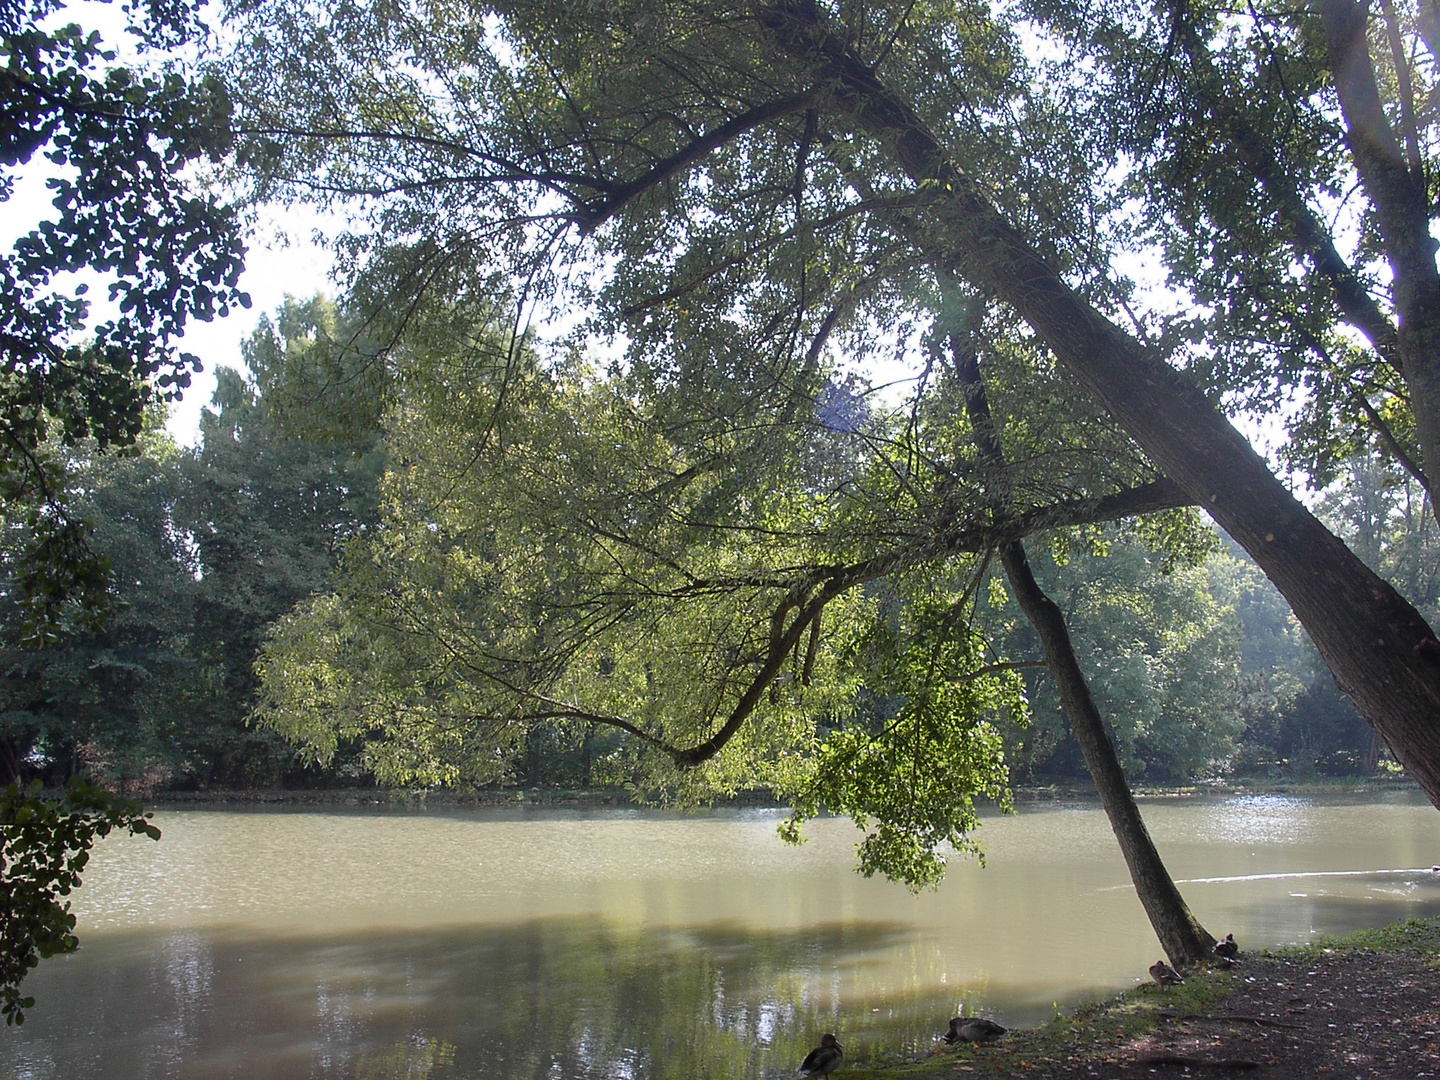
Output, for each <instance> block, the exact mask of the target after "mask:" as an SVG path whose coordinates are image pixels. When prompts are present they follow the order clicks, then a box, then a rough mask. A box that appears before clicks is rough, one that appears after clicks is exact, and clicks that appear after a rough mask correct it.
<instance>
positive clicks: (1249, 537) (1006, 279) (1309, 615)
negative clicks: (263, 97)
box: [757, 0, 1440, 805]
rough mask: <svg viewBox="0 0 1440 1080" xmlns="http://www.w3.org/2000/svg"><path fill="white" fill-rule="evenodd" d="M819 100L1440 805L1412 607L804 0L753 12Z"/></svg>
mask: <svg viewBox="0 0 1440 1080" xmlns="http://www.w3.org/2000/svg"><path fill="white" fill-rule="evenodd" d="M757 18H758V20H759V22H760V25H761V26H762V27H763V28H765V29H766V30H767V31H768V32H770V34H771V35H772V36H773V39H774V41H775V43H776V45H777V46H778V47H779V48H781V49H782V50H784V51H786V52H788V53H789V54H790V55H792V56H793V57H795V58H796V59H797V61H799V62H801V63H803V64H804V65H805V66H806V67H807V69H808V71H807V75H808V77H809V78H810V79H811V80H812V81H813V85H816V86H819V87H822V88H823V90H824V93H825V94H826V95H827V96H828V99H829V107H830V108H832V109H834V110H836V111H837V112H839V113H841V114H842V115H844V116H846V117H848V118H849V120H850V122H851V123H853V124H854V125H855V126H856V127H857V128H859V129H860V130H862V131H864V132H867V133H868V134H869V135H871V136H872V137H873V138H875V139H876V140H877V141H878V142H879V143H880V145H881V146H882V147H883V148H884V149H885V150H886V151H887V153H888V155H889V157H890V159H891V161H892V162H893V163H894V165H895V166H896V167H897V168H899V169H901V170H903V171H904V172H905V173H906V174H907V175H908V176H909V177H910V178H911V180H912V181H913V182H914V183H915V185H916V188H917V193H919V194H920V195H921V196H923V198H924V199H925V200H926V201H927V203H928V207H927V208H926V210H924V211H923V216H922V217H920V218H919V219H918V220H919V221H920V223H921V224H922V225H923V227H924V229H925V242H924V244H923V248H924V252H923V253H924V254H926V255H927V256H929V258H930V259H931V260H932V261H935V262H938V263H943V264H944V265H946V266H948V267H950V268H952V269H953V271H954V272H955V273H956V274H958V275H959V276H961V277H963V278H965V279H967V280H969V281H971V282H973V283H975V284H977V285H979V286H981V287H983V288H984V289H986V290H987V291H990V292H993V293H994V295H996V296H997V297H999V298H1000V299H1002V300H1004V301H1005V302H1006V303H1008V304H1009V305H1010V306H1011V307H1012V308H1014V309H1015V311H1017V312H1018V313H1019V314H1020V315H1021V317H1022V318H1024V319H1025V320H1026V322H1028V323H1029V324H1030V325H1031V327H1033V328H1034V330H1035V331H1036V333H1037V334H1039V336H1040V337H1041V339H1042V340H1043V341H1044V342H1045V343H1046V344H1047V345H1048V346H1049V347H1050V349H1051V351H1052V352H1053V353H1054V354H1055V356H1056V358H1057V359H1058V360H1059V361H1060V363H1061V364H1063V365H1064V366H1065V367H1066V368H1067V369H1068V370H1069V371H1070V372H1071V374H1072V375H1074V377H1075V380H1076V382H1077V383H1078V384H1079V385H1080V386H1081V387H1082V388H1083V389H1084V390H1085V391H1086V392H1087V393H1088V394H1089V395H1090V397H1091V398H1092V399H1093V400H1094V401H1095V402H1096V403H1097V404H1098V405H1099V406H1100V407H1101V408H1103V409H1105V410H1106V411H1107V412H1108V413H1109V414H1110V415H1111V416H1112V417H1113V418H1114V419H1115V421H1116V422H1117V423H1118V424H1119V425H1120V426H1121V427H1122V428H1124V430H1125V431H1126V432H1127V433H1128V434H1129V435H1130V437H1131V438H1133V439H1134V440H1135V441H1136V443H1138V444H1139V445H1140V447H1141V448H1142V449H1143V450H1144V451H1145V452H1146V453H1147V454H1148V455H1149V456H1150V458H1151V460H1152V461H1154V462H1155V464H1156V465H1157V466H1158V467H1159V468H1160V469H1161V471H1163V472H1164V473H1165V474H1166V475H1167V476H1169V477H1170V478H1171V479H1173V480H1174V481H1175V482H1176V483H1178V484H1179V485H1180V486H1181V487H1182V488H1184V489H1185V491H1186V492H1187V493H1189V494H1190V495H1191V496H1193V497H1194V498H1195V500H1196V501H1197V502H1198V503H1199V504H1200V505H1201V506H1203V507H1204V508H1205V509H1206V510H1208V511H1209V512H1210V515H1211V516H1212V517H1213V518H1214V519H1215V521H1216V522H1217V523H1218V524H1219V525H1220V526H1221V527H1222V528H1224V529H1225V530H1226V532H1228V533H1229V534H1230V535H1231V536H1232V537H1234V539H1235V540H1236V541H1237V542H1238V543H1239V544H1240V545H1241V546H1242V547H1244V548H1245V550H1246V551H1248V552H1249V553H1250V556H1251V557H1252V558H1253V559H1254V560H1255V562H1256V563H1257V564H1259V566H1260V567H1261V569H1262V570H1264V571H1265V574H1266V576H1267V577H1269V578H1270V580H1271V581H1272V582H1274V583H1275V586H1276V588H1278V589H1279V590H1280V592H1281V593H1282V594H1283V595H1284V596H1285V599H1286V600H1288V601H1289V603H1290V607H1291V610H1292V611H1294V613H1295V615H1296V617H1297V618H1298V619H1299V620H1300V623H1301V624H1302V625H1303V626H1304V627H1305V629H1306V631H1307V632H1308V633H1309V635H1310V639H1311V640H1312V641H1313V642H1314V643H1315V646H1316V648H1317V649H1319V651H1320V654H1321V656H1322V657H1324V659H1325V662H1326V663H1327V664H1328V665H1329V666H1330V670H1331V671H1332V672H1333V673H1334V675H1335V678H1336V681H1337V682H1338V683H1339V685H1340V687H1341V689H1343V690H1344V691H1345V693H1347V694H1348V695H1349V696H1350V698H1351V699H1352V700H1353V701H1354V702H1355V705H1356V707H1357V708H1358V709H1359V710H1360V713H1361V715H1363V716H1364V717H1365V719H1366V720H1368V721H1369V722H1370V723H1371V725H1373V726H1374V727H1375V729H1376V730H1377V731H1379V733H1380V735H1381V737H1382V738H1384V740H1385V742H1386V743H1387V744H1388V745H1389V747H1390V749H1391V750H1392V751H1393V752H1394V754H1395V757H1396V759H1397V760H1399V762H1400V763H1401V764H1402V765H1403V766H1404V767H1405V769H1406V771H1408V772H1409V774H1410V775H1411V776H1412V777H1414V778H1415V780H1416V781H1417V782H1418V783H1419V784H1420V786H1421V788H1423V789H1424V791H1425V793H1426V795H1427V796H1428V797H1429V798H1430V801H1431V802H1432V803H1435V804H1436V805H1440V644H1437V643H1436V641H1435V635H1434V632H1433V631H1432V630H1431V628H1430V627H1429V625H1428V624H1427V623H1426V622H1425V620H1424V619H1423V618H1422V617H1421V616H1420V614H1419V612H1417V611H1416V610H1415V609H1414V607H1412V606H1411V605H1410V604H1409V603H1407V602H1406V601H1405V599H1404V598H1403V597H1401V596H1400V594H1399V593H1397V592H1396V591H1395V590H1394V589H1393V588H1391V587H1390V585H1389V584H1387V583H1386V582H1385V581H1384V580H1382V579H1381V578H1380V577H1378V576H1377V575H1376V574H1374V573H1373V572H1372V571H1371V570H1370V569H1369V568H1368V567H1366V566H1365V564H1364V563H1362V562H1361V561H1360V559H1358V558H1357V557H1356V556H1355V554H1354V553H1353V552H1351V551H1350V550H1349V549H1348V548H1347V547H1346V546H1345V545H1344V544H1343V543H1342V542H1341V541H1340V540H1339V539H1338V538H1336V537H1335V536H1334V535H1333V534H1331V533H1330V532H1329V531H1328V530H1327V529H1326V528H1325V526H1324V525H1322V524H1321V523H1320V522H1319V521H1318V520H1317V519H1316V518H1315V516H1314V515H1313V514H1311V513H1310V512H1309V511H1308V510H1307V509H1306V508H1305V507H1304V506H1302V505H1301V504H1300V502H1299V501H1298V500H1297V499H1296V498H1295V497H1294V496H1293V495H1291V493H1290V492H1289V490H1288V489H1287V488H1286V487H1285V486H1284V485H1283V484H1282V483H1280V481H1279V480H1278V479H1277V478H1276V477H1275V475H1274V474H1273V473H1271V472H1270V469H1269V468H1268V466H1267V465H1266V464H1265V462H1264V461H1263V460H1262V459H1261V458H1260V457H1259V456H1258V455H1257V454H1256V453H1255V451H1254V450H1253V449H1252V448H1251V446H1250V444H1249V443H1248V442H1247V441H1246V440H1245V438H1244V436H1242V435H1241V434H1240V433H1239V432H1238V431H1236V430H1235V428H1234V427H1233V426H1232V425H1231V424H1230V422H1229V421H1228V420H1226V419H1225V417H1224V416H1222V415H1221V414H1220V412H1219V411H1218V410H1217V409H1216V408H1215V407H1214V406H1213V405H1212V404H1211V403H1210V402H1209V401H1207V400H1206V398H1205V396H1204V394H1202V393H1201V392H1200V390H1199V389H1198V388H1197V387H1196V386H1195V385H1194V384H1193V383H1191V382H1190V381H1189V380H1188V379H1187V378H1186V377H1185V376H1184V375H1183V374H1182V373H1180V372H1179V371H1177V370H1176V369H1175V368H1173V367H1171V366H1170V365H1169V364H1168V363H1166V362H1165V359H1164V357H1162V356H1159V355H1157V354H1156V353H1155V352H1153V351H1152V350H1150V349H1149V348H1147V347H1146V346H1145V345H1144V344H1143V343H1141V342H1140V341H1137V340H1136V339H1135V338H1133V337H1131V336H1130V335H1128V334H1126V333H1125V332H1123V331H1122V330H1120V329H1119V327H1117V326H1115V325H1114V324H1113V323H1111V322H1110V321H1109V320H1108V319H1106V318H1105V317H1104V316H1103V315H1102V314H1101V313H1100V312H1098V311H1097V310H1095V309H1094V308H1093V307H1091V306H1090V304H1089V303H1087V302H1086V301H1085V299H1084V298H1083V297H1081V296H1079V295H1078V294H1077V293H1076V292H1075V291H1074V290H1072V289H1071V288H1070V287H1069V286H1068V285H1067V284H1066V283H1065V281H1064V280H1063V279H1062V278H1061V276H1060V274H1059V272H1058V271H1057V270H1056V269H1055V268H1054V267H1053V266H1052V265H1050V263H1049V262H1048V261H1047V260H1046V258H1045V256H1044V255H1043V254H1042V253H1041V252H1040V251H1039V250H1037V249H1036V248H1035V247H1034V246H1033V245H1032V244H1030V243H1029V242H1028V240H1026V238H1025V237H1024V236H1023V235H1022V234H1021V233H1020V232H1019V230H1018V229H1016V228H1015V226H1014V225H1012V224H1011V223H1010V221H1009V220H1008V219H1007V218H1006V217H1005V216H1004V215H1003V214H1002V213H1001V212H1000V211H999V210H997V209H996V208H995V206H994V204H992V203H991V202H990V201H989V199H988V198H986V196H985V194H984V192H983V191H982V190H981V188H980V187H979V186H978V185H977V184H976V183H975V182H974V181H973V180H972V179H971V178H970V177H969V176H967V175H966V174H965V173H964V172H963V171H962V170H960V169H959V168H957V167H956V166H955V165H954V164H953V163H952V162H951V161H950V159H949V157H948V156H947V155H946V153H945V151H944V149H943V147H942V146H941V145H940V143H939V142H938V140H937V139H936V138H935V136H934V135H933V134H932V133H931V132H930V130H929V128H928V127H927V126H926V125H925V123H924V121H922V120H921V119H920V117H919V116H918V115H917V114H916V113H915V111H914V110H913V109H912V108H910V107H909V106H908V105H907V104H906V103H905V102H904V101H902V100H901V99H900V98H899V97H898V96H897V95H895V94H894V93H892V92H891V91H890V90H889V88H888V87H886V86H885V85H884V84H883V83H882V82H881V81H880V80H879V78H878V77H877V76H876V75H875V72H874V71H873V70H872V69H871V68H870V67H869V66H867V65H866V64H865V63H864V62H863V61H861V60H860V59H859V57H857V56H856V55H855V54H854V52H853V51H852V50H851V49H850V47H849V46H848V45H847V43H846V41H845V39H844V38H843V37H842V36H840V35H832V34H830V33H829V32H828V29H829V28H828V27H827V26H826V24H825V19H824V17H823V16H822V15H821V13H820V11H819V9H818V7H817V6H816V4H815V3H814V2H813V0H779V2H776V3H773V4H771V5H768V6H765V7H763V8H761V9H759V10H758V11H757Z"/></svg>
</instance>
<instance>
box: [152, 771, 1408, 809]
mask: <svg viewBox="0 0 1440 1080" xmlns="http://www.w3.org/2000/svg"><path fill="white" fill-rule="evenodd" d="M1419 790H1420V789H1419V786H1418V785H1417V784H1416V783H1415V782H1414V781H1412V780H1410V779H1409V778H1408V777H1403V776H1400V777H1346V778H1343V779H1326V780H1275V781H1270V780H1257V779H1249V780H1235V781H1225V782H1213V783H1204V784H1188V785H1180V786H1174V787H1162V786H1154V787H1151V786H1137V787H1136V788H1135V789H1134V792H1135V798H1136V800H1137V801H1139V802H1147V801H1156V800H1161V799H1188V798H1206V797H1224V798H1234V797H1243V796H1259V795H1292V796H1300V797H1303V796H1314V795H1374V794H1389V793H1410V792H1419ZM1097 798H1098V797H1097V795H1096V793H1095V789H1094V788H1093V787H1091V786H1089V785H1084V784H1050V785H1037V786H1034V787H1020V788H1016V789H1014V799H1015V803H1016V804H1017V805H1020V806H1023V805H1027V804H1037V803H1048V802H1065V801H1079V802H1091V801H1096V800H1097ZM143 802H144V803H145V806H146V807H147V808H151V809H157V810H183V809H187V808H192V807H224V806H235V807H244V806H295V807H327V806H344V807H367V808H372V809H373V808H392V809H425V808H429V807H434V808H437V809H442V808H443V809H470V808H504V807H512V808H519V807H525V808H532V807H553V808H569V809H634V810H646V809H663V807H656V806H655V805H653V804H649V803H644V802H639V801H636V800H635V799H634V798H633V797H632V796H631V794H630V792H629V791H628V790H627V789H625V788H538V787H531V788H478V789H471V790H469V791H458V790H454V789H448V788H442V789H432V790H409V789H386V788H242V789H234V790H230V789H215V788H211V789H205V790H201V791H162V792H157V793H155V794H153V795H151V796H149V797H146V798H144V799H143ZM712 806H713V807H714V808H717V809H786V808H787V807H786V804H785V803H784V802H783V801H782V800H777V799H776V798H775V797H774V796H773V795H771V794H770V793H769V792H760V791H756V792H745V793H742V794H740V795H737V796H735V797H734V798H731V799H723V800H716V801H715V802H714V803H713V804H712Z"/></svg>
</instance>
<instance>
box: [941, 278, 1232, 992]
mask: <svg viewBox="0 0 1440 1080" xmlns="http://www.w3.org/2000/svg"><path fill="white" fill-rule="evenodd" d="M941 291H942V293H943V292H946V291H948V290H946V286H945V283H944V281H943V280H942V281H941ZM947 307H950V308H952V309H954V311H955V312H957V313H958V312H960V311H965V310H967V308H968V305H966V304H965V303H964V302H963V301H959V302H957V301H955V300H954V299H951V300H950V303H948V304H947ZM975 321H976V320H975V318H974V317H973V313H972V315H971V317H967V318H965V319H964V320H963V322H964V323H965V324H968V325H957V326H955V327H954V328H952V329H951V330H950V332H949V339H950V354H951V359H952V361H953V363H954V366H955V377H956V379H957V380H958V381H959V383H960V385H961V387H962V388H963V390H964V400H965V412H966V415H967V416H968V417H969V420H970V430H971V432H972V433H973V435H974V438H975V449H976V459H977V463H978V464H979V465H980V466H981V467H982V468H983V469H984V470H986V471H987V472H989V473H990V474H991V475H992V476H994V477H996V478H997V479H998V478H1001V477H1003V475H1004V468H1005V451H1004V447H1003V445H1002V443H1001V440H1000V433H999V431H997V430H996V427H995V419H994V416H993V415H992V414H991V412H990V402H989V400H988V399H987V397H986V395H985V380H984V378H983V377H982V376H981V374H980V352H979V348H978V346H977V342H976V335H975V333H974V329H973V326H974V322H975ZM992 497H993V501H994V504H995V510H996V513H997V514H999V515H1002V516H1003V515H1004V513H1005V505H1004V504H1005V498H1004V493H1003V490H1001V491H995V492H993V493H992ZM1000 558H1001V561H1002V562H1003V563H1004V566H1005V575H1006V577H1008V578H1009V579H1010V585H1011V587H1012V588H1013V589H1014V590H1015V598H1016V600H1017V601H1019V604H1020V610H1022V611H1023V612H1025V617H1026V618H1027V619H1029V620H1030V625H1031V626H1033V627H1034V628H1035V633H1036V634H1037V635H1038V636H1039V638H1040V643H1041V645H1042V647H1043V648H1044V649H1045V664H1046V666H1047V667H1048V668H1049V671H1050V676H1051V678H1053V679H1054V680H1055V686H1056V688H1057V689H1058V690H1059V692H1060V704H1061V706H1062V707H1063V708H1064V710H1065V715H1066V717H1067V718H1068V719H1069V721H1070V730H1071V732H1072V733H1073V734H1074V736H1075V741H1076V742H1077V743H1079V744H1080V752H1081V754H1083V755H1084V757H1085V765H1086V767H1087V768H1089V770H1090V775H1091V777H1092V778H1093V779H1094V780H1095V787H1096V790H1098V791H1099V792H1100V805H1101V806H1103V807H1104V808H1105V816H1106V817H1107V818H1109V819H1110V828H1111V830H1112V831H1113V832H1114V833H1115V840H1116V842H1117V843H1118V844H1119V845H1120V853H1121V854H1122V855H1123V856H1124V857H1125V865H1126V866H1127V867H1128V868H1129V870H1130V880H1131V881H1132V882H1133V883H1134V884H1135V893H1136V895H1137V896H1139V898H1140V903H1141V905H1142V906H1143V907H1144V908H1145V914H1146V915H1147V916H1149V919H1150V925H1151V926H1152V927H1153V928H1154V930H1155V936H1156V937H1158V938H1159V939H1160V946H1161V948H1163V949H1164V950H1165V955H1166V956H1167V957H1168V958H1169V960H1170V963H1172V964H1174V965H1175V966H1176V967H1186V966H1188V965H1189V964H1191V963H1194V962H1198V961H1200V960H1203V959H1206V958H1207V957H1209V956H1210V953H1211V950H1212V949H1213V948H1214V947H1215V939H1214V938H1213V937H1212V936H1211V935H1210V934H1209V932H1207V931H1206V929H1205V928H1204V927H1203V926H1201V925H1200V923H1199V922H1198V921H1197V920H1196V918H1195V916H1194V915H1192V914H1191V913H1190V907H1189V905H1187V904H1186V903H1185V898H1184V897H1183V896H1181V895H1180V890H1179V889H1177V888H1176V887H1175V881H1174V879H1173V878H1171V877H1170V872H1169V871H1168V870H1166V869H1165V863H1164V862H1163V861H1162V860H1161V858H1160V852H1159V851H1157V850H1156V848H1155V842H1154V841H1153V840H1151V839H1150V831H1149V830H1148V829H1146V828H1145V821H1144V819H1143V818H1141V816H1140V807H1138V806H1137V805H1136V804H1135V797H1134V795H1132V794H1131V792H1130V785H1129V783H1127V782H1126V780H1125V770H1124V769H1123V768H1121V766H1120V756H1119V754H1117V753H1116V751H1115V744H1114V742H1113V741H1112V740H1111V738H1110V733H1109V732H1108V731H1107V730H1106V729H1105V721H1104V719H1103V718H1102V717H1101V715H1100V709H1099V708H1098V707H1097V706H1096V704H1095V698H1094V695H1092V694H1091V693H1090V684H1089V683H1088V682H1087V681H1086V679H1085V673H1084V672H1083V671H1082V670H1081V669H1080V661H1079V659H1078V658H1077V657H1076V655H1075V647H1074V645H1072V644H1071V641H1070V631H1069V629H1068V628H1067V627H1066V625H1065V616H1064V614H1063V613H1062V612H1061V611H1060V608H1059V606H1058V605H1056V603H1055V602H1054V601H1053V600H1051V599H1050V598H1049V597H1048V596H1046V595H1045V593H1044V591H1043V590H1042V589H1041V588H1040V584H1039V582H1037V581H1036V580H1035V575H1034V574H1033V573H1032V572H1031V570H1030V561H1029V559H1027V558H1026V557H1025V548H1024V545H1023V544H1022V543H1021V542H1020V541H1019V540H1014V541H1011V542H1010V543H1008V544H1006V545H1005V546H1004V547H1003V548H1001V550H1000Z"/></svg>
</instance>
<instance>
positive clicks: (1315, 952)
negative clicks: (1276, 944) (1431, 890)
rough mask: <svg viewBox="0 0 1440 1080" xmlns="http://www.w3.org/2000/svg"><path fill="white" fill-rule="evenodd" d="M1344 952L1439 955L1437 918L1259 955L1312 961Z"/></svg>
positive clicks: (1398, 924) (1439, 919) (1357, 932)
mask: <svg viewBox="0 0 1440 1080" xmlns="http://www.w3.org/2000/svg"><path fill="white" fill-rule="evenodd" d="M1344 952H1413V953H1417V954H1419V955H1421V956H1437V955H1440V918H1435V919H1406V920H1405V921H1404V922H1397V923H1391V924H1390V925H1389V926H1380V927H1376V928H1375V929H1373V930H1357V931H1356V932H1355V933H1353V934H1347V935H1345V936H1344V937H1328V936H1327V937H1318V938H1316V939H1315V940H1314V941H1307V942H1306V943H1305V944H1304V945H1292V946H1290V947H1289V948H1285V949H1274V950H1267V951H1265V952H1264V953H1262V954H1261V955H1263V956H1276V957H1287V956H1293V957H1305V958H1306V959H1313V958H1316V957H1320V956H1325V955H1330V954H1333V953H1344Z"/></svg>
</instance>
